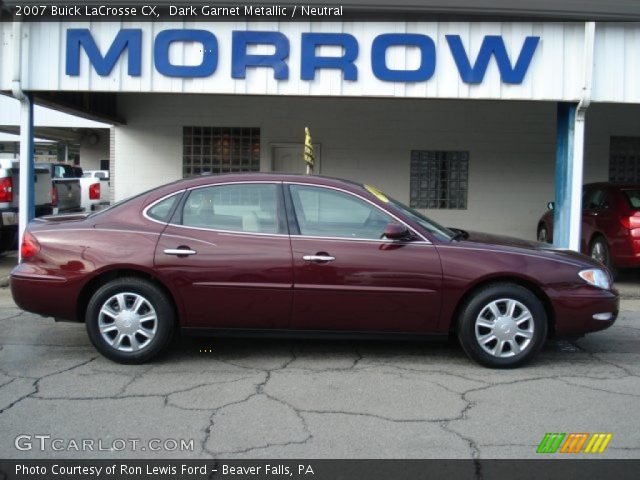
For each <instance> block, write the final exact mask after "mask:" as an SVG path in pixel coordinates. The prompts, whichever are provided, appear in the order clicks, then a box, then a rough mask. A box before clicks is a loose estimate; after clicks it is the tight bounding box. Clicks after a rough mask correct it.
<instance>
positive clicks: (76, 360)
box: [0, 258, 640, 459]
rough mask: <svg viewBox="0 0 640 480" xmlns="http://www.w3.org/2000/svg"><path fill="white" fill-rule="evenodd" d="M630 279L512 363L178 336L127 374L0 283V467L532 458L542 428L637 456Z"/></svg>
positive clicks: (373, 345)
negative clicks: (604, 325)
mask: <svg viewBox="0 0 640 480" xmlns="http://www.w3.org/2000/svg"><path fill="white" fill-rule="evenodd" d="M10 263H11V260H10V259H6V258H5V259H0V270H1V269H2V268H5V270H6V268H7V266H8V265H9V266H10ZM0 273H2V272H0ZM628 283H629V285H625V286H624V291H625V292H626V293H625V298H624V299H623V301H622V304H621V306H622V313H621V317H620V319H619V320H618V322H617V323H616V324H615V325H614V326H613V327H612V328H610V329H609V330H606V331H604V332H600V333H597V334H592V335H588V336H587V337H585V338H584V339H581V340H578V341H576V342H573V343H570V342H567V341H553V342H550V343H549V344H548V345H547V347H546V348H545V349H544V350H543V351H542V352H541V354H540V355H539V357H538V358H537V360H536V361H534V362H533V363H532V364H530V365H529V366H527V367H525V368H520V369H516V370H490V369H486V368H483V367H480V366H477V365H476V364H474V363H472V362H471V361H470V360H468V359H467V358H466V357H465V355H464V353H463V352H462V350H461V349H460V348H459V347H458V346H456V345H454V344H450V343H446V342H445V343H441V342H433V343H432V342H427V343H425V342H391V341H383V342H381V341H376V342H371V341H362V342H353V341H308V340H305V341H277V340H242V339H235V340H228V339H220V340H217V339H216V340H214V339H179V340H177V341H176V342H174V343H173V344H172V346H171V347H170V349H169V351H168V352H167V353H166V354H164V355H162V356H161V357H160V358H159V359H157V360H156V361H154V362H152V363H150V364H147V365H141V366H124V365H118V364H115V363H112V362H110V361H108V360H106V359H104V358H103V357H101V356H100V355H99V354H97V352H96V351H95V350H94V349H93V347H92V346H91V345H90V343H89V341H88V339H87V336H86V333H85V329H84V325H79V324H68V323H59V324H56V323H54V321H53V320H52V319H48V318H42V317H39V316H36V315H32V314H28V313H24V312H22V311H20V310H19V309H18V308H17V307H16V306H15V304H14V303H13V301H12V299H11V295H10V292H9V289H7V288H0V432H2V434H1V435H0V458H105V459H107V458H202V457H207V458H214V457H215V458H534V457H538V456H540V454H536V448H537V446H538V444H539V443H540V441H541V440H542V438H543V436H544V434H545V433H547V432H567V433H570V432H590V433H596V432H607V433H612V434H613V437H612V440H611V442H610V444H609V446H608V447H607V449H606V451H605V452H604V453H603V454H599V458H638V457H639V456H640V415H638V413H637V409H638V405H639V399H640V288H638V287H637V286H636V285H635V282H634V279H631V281H629V282H628ZM635 297H638V298H635ZM61 301H64V299H61ZM38 435H42V436H43V437H42V438H41V437H37V436H38ZM54 440H55V441H54ZM87 441H88V442H89V443H91V442H93V443H92V445H93V447H92V449H87V448H85V447H86V446H87V445H88V444H87V443H86V442H87ZM83 442H84V444H83ZM181 442H182V443H181ZM83 445H84V447H83ZM98 445H99V446H100V450H98V449H97V448H98ZM123 445H124V446H123ZM180 445H183V446H184V447H182V446H180ZM41 446H44V449H41V448H40V447H41ZM152 446H154V447H155V448H152ZM18 447H19V448H18ZM576 456H577V457H585V456H589V454H579V455H576ZM591 456H593V455H591Z"/></svg>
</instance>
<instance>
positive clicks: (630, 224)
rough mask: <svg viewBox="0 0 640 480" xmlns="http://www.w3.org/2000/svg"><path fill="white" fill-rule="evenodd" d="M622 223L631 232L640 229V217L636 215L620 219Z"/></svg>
mask: <svg viewBox="0 0 640 480" xmlns="http://www.w3.org/2000/svg"><path fill="white" fill-rule="evenodd" d="M620 223H621V224H622V226H623V227H624V228H626V229H629V230H633V229H634V228H640V217H636V216H635V215H631V216H628V217H620Z"/></svg>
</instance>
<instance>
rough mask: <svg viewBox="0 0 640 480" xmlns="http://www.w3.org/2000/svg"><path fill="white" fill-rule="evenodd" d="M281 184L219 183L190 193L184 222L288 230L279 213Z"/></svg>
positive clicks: (258, 230)
mask: <svg viewBox="0 0 640 480" xmlns="http://www.w3.org/2000/svg"><path fill="white" fill-rule="evenodd" d="M279 198H281V193H280V189H279V186H278V185H276V184H272V183H246V184H233V185H216V186H211V187H204V188H197V189H194V190H192V191H191V192H189V196H188V197H187V199H186V201H185V202H184V208H183V210H182V225H184V226H186V227H196V228H205V229H211V230H223V231H232V232H245V233H271V234H279V233H286V232H285V231H283V226H284V221H281V216H280V215H279V210H280V205H281V203H282V202H281V201H280V200H279Z"/></svg>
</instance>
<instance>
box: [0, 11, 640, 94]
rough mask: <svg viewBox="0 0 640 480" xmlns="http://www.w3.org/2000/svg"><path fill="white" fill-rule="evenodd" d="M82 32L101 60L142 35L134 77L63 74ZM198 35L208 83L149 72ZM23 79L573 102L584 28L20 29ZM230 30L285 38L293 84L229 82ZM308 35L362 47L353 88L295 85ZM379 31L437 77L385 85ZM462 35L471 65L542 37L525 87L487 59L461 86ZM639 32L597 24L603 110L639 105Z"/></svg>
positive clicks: (391, 57) (406, 58)
mask: <svg viewBox="0 0 640 480" xmlns="http://www.w3.org/2000/svg"><path fill="white" fill-rule="evenodd" d="M73 28H88V29H90V31H91V34H92V36H93V37H94V39H95V41H96V44H97V45H98V47H99V48H100V50H101V51H102V52H106V51H107V49H108V48H109V46H110V45H111V44H112V42H113V40H114V38H115V37H116V35H117V34H118V32H119V31H120V29H123V28H128V29H132V28H133V29H140V30H141V32H142V45H141V48H142V56H141V70H142V71H141V75H140V76H131V75H129V74H128V70H127V55H128V54H126V53H125V54H124V55H122V57H120V58H119V60H118V62H117V64H116V66H115V68H114V69H113V71H111V72H110V74H109V75H105V76H100V75H99V74H97V73H96V71H95V69H93V68H92V67H91V65H90V63H89V60H88V57H87V55H86V54H84V53H83V54H82V56H81V62H80V75H79V76H70V75H67V74H66V72H65V66H66V61H67V59H66V47H67V45H66V44H67V30H68V29H73ZM185 28H198V29H203V30H208V31H210V32H212V33H213V34H214V35H215V37H216V39H217V42H218V48H219V59H218V67H217V69H216V71H215V72H214V73H213V74H212V75H210V76H208V77H206V78H170V77H166V76H164V75H161V74H160V73H158V72H157V71H156V70H155V68H154V59H153V46H154V40H155V38H156V36H157V34H158V33H159V32H161V31H163V30H167V29H185ZM23 30H24V32H23V45H22V47H23V52H24V53H23V55H22V59H21V68H22V81H23V87H24V88H25V90H34V91H37V90H49V91H78V90H80V91H110V92H165V93H173V92H175V93H178V92H180V93H216V94H254V95H256V94H258V95H289V96H291V95H302V96H308V95H312V96H313V95H318V96H328V95H330V96H355V97H359V96H375V97H387V96H392V97H416V98H483V99H519V100H556V101H559V100H562V101H577V100H579V98H580V95H581V93H582V71H583V65H582V63H583V49H584V47H583V44H584V23H577V22H573V23H563V22H339V21H338V22H318V23H314V22H245V21H240V22H217V23H216V22H197V26H194V24H193V23H189V22H122V23H118V22H26V23H25V24H24V25H23ZM234 30H241V31H242V30H257V31H275V32H281V33H283V34H284V35H286V37H287V38H288V39H289V43H290V53H289V57H288V59H287V63H288V65H289V78H288V79H286V80H274V76H273V71H272V69H270V68H259V69H254V68H251V69H249V71H248V73H247V78H246V79H242V80H240V79H234V78H232V76H231V63H232V59H231V36H232V32H233V31H234ZM305 32H325V33H349V34H351V35H353V36H354V37H355V38H356V39H357V41H358V45H359V54H358V58H357V59H356V61H355V65H356V66H357V68H358V80H357V81H345V80H343V78H342V73H341V72H340V71H337V70H326V69H325V70H322V71H320V72H319V73H318V75H317V76H316V78H315V80H313V81H307V80H301V78H300V64H301V62H300V57H301V47H300V38H301V35H302V33H305ZM385 33H417V34H422V35H427V36H429V37H430V38H432V39H433V41H434V44H435V47H436V69H435V73H434V75H433V77H432V78H430V79H429V80H427V81H421V82H415V83H399V82H389V81H382V80H379V79H378V78H376V77H375V75H374V74H373V72H372V69H371V44H372V41H373V39H374V38H375V37H376V36H377V35H380V34H385ZM448 34H453V35H459V36H460V38H461V40H462V42H463V44H464V46H465V49H466V51H467V53H468V55H469V58H470V59H471V62H472V64H474V63H475V59H476V57H477V55H478V51H479V49H480V45H481V44H482V41H483V39H484V38H485V36H486V35H501V36H502V37H503V39H504V41H505V45H506V48H507V51H508V53H509V56H510V58H511V62H512V64H513V63H515V60H516V58H517V57H518V55H519V54H520V51H521V49H522V45H523V42H524V40H525V38H526V37H527V36H536V37H539V38H540V43H539V45H538V47H537V49H536V52H535V54H534V56H533V59H532V62H531V65H530V67H529V69H528V72H527V75H526V77H525V78H524V81H523V82H522V84H520V85H510V84H506V83H504V82H501V80H500V75H499V73H498V67H497V64H496V62H495V60H492V61H491V62H490V64H489V68H488V69H487V73H486V76H485V79H484V81H483V82H482V83H481V84H477V85H470V84H467V83H464V82H463V81H462V79H461V78H460V75H459V72H458V70H457V68H456V66H455V62H454V60H453V57H452V55H451V51H450V48H449V46H448V44H447V41H446V38H445V36H446V35H448ZM0 40H1V41H0V90H10V88H11V79H12V72H13V69H12V68H13V54H14V51H15V48H14V40H15V39H14V38H13V30H12V24H11V23H9V22H4V23H0ZM272 50H273V46H271V45H257V46H255V47H253V49H252V50H251V53H267V54H268V53H271V51H272ZM336 53H337V52H336V49H335V48H334V47H329V46H323V47H320V48H319V54H320V55H336ZM169 55H170V60H171V62H172V63H173V64H174V65H198V64H199V63H200V62H201V61H202V45H201V44H200V43H198V42H176V44H175V45H173V46H172V47H171V49H170V52H169ZM419 58H420V57H419V52H418V51H417V49H416V48H404V47H392V48H389V50H388V51H387V64H388V66H389V67H390V68H393V69H400V70H401V69H407V70H412V69H415V68H416V67H417V65H418V64H419ZM639 59H640V24H638V23H624V22H615V23H598V24H597V27H596V37H595V63H594V81H593V98H594V100H596V101H601V102H627V103H629V102H630V103H640V87H638V85H639V83H638V80H639V79H640V60H639Z"/></svg>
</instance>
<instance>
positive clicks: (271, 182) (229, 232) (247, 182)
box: [158, 180, 289, 237]
mask: <svg viewBox="0 0 640 480" xmlns="http://www.w3.org/2000/svg"><path fill="white" fill-rule="evenodd" d="M252 184H268V185H276V186H278V185H282V182H281V181H280V180H241V181H235V182H220V183H206V184H204V185H196V186H195V187H190V188H186V189H184V190H182V191H183V192H184V191H187V192H191V191H193V190H198V189H200V188H209V187H218V186H224V185H252ZM158 201H160V200H158ZM167 225H171V226H172V227H180V228H186V229H188V230H199V231H203V232H216V233H220V234H226V235H255V236H258V237H289V234H288V233H262V232H242V231H239V230H222V229H216V228H204V227H192V226H189V225H180V224H177V223H167Z"/></svg>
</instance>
